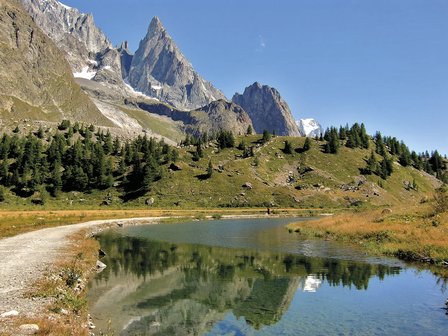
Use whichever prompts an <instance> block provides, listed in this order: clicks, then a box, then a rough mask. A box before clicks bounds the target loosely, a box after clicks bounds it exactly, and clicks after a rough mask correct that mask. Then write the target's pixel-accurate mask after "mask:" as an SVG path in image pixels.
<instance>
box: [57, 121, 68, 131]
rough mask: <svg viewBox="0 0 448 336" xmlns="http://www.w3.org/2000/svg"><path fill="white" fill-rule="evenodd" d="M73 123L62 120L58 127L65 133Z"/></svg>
mask: <svg viewBox="0 0 448 336" xmlns="http://www.w3.org/2000/svg"><path fill="white" fill-rule="evenodd" d="M70 125H71V123H70V120H66V119H64V120H62V121H61V123H60V124H59V125H58V129H59V130H61V131H65V130H66V129H68V128H69V127H70Z"/></svg>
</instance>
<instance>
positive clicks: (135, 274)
mask: <svg viewBox="0 0 448 336" xmlns="http://www.w3.org/2000/svg"><path fill="white" fill-rule="evenodd" d="M299 220H307V219H304V218H273V219H271V218H262V219H232V220H230V219H220V220H213V221H192V222H184V223H176V224H156V225H142V226H129V227H123V228H118V227H117V228H113V229H109V230H107V231H105V232H103V233H101V234H100V235H99V236H98V237H97V239H98V240H99V242H100V244H101V248H102V249H103V250H104V251H105V252H106V256H105V257H104V258H102V259H101V260H102V262H104V263H105V264H106V265H107V267H106V268H105V269H104V270H103V271H102V272H101V273H99V274H97V276H96V277H95V278H94V279H93V280H92V281H91V282H90V284H89V293H88V302H89V310H90V314H91V316H92V319H93V323H94V324H95V325H96V329H95V334H97V335H101V334H102V333H103V334H105V335H170V336H172V335H447V333H448V316H447V315H446V311H445V310H444V309H443V308H444V307H445V305H444V303H445V301H446V299H447V296H448V295H447V292H446V291H445V287H446V282H445V281H444V280H442V279H440V278H438V277H437V276H435V275H433V273H431V272H430V271H429V270H427V269H417V268H415V267H413V266H411V265H406V264H405V263H403V262H401V261H399V260H397V259H392V258H382V257H373V256H369V255H366V254H365V253H364V252H362V251H361V250H358V249H356V248H353V247H352V246H347V245H341V244H338V243H335V242H329V241H323V240H303V239H300V237H299V236H298V235H297V234H295V233H288V231H287V230H286V228H285V225H287V224H288V223H290V222H294V221H299Z"/></svg>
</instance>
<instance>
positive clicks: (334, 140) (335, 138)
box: [324, 127, 340, 154]
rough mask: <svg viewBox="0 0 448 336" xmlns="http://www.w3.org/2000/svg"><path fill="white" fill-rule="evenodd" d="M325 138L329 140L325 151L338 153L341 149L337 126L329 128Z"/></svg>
mask: <svg viewBox="0 0 448 336" xmlns="http://www.w3.org/2000/svg"><path fill="white" fill-rule="evenodd" d="M324 139H326V140H327V143H326V145H325V153H331V154H337V152H338V150H339V145H340V144H339V134H338V131H337V129H336V128H334V127H331V128H330V129H328V128H327V130H326V131H325V136H324Z"/></svg>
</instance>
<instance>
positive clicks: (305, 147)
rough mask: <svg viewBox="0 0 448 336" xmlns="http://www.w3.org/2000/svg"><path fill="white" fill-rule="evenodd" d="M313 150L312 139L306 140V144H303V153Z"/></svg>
mask: <svg viewBox="0 0 448 336" xmlns="http://www.w3.org/2000/svg"><path fill="white" fill-rule="evenodd" d="M310 148H311V139H310V138H308V137H307V138H306V139H305V143H304V144H303V148H302V149H303V151H304V152H306V151H308V150H309V149H310Z"/></svg>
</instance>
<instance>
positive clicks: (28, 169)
mask: <svg viewBox="0 0 448 336" xmlns="http://www.w3.org/2000/svg"><path fill="white" fill-rule="evenodd" d="M61 124H62V126H63V127H62V128H65V127H67V128H65V131H66V132H64V133H63V132H60V131H57V132H56V133H55V134H52V135H51V134H49V138H48V139H47V138H45V139H44V138H41V137H40V135H41V134H40V133H41V132H40V131H37V132H35V133H29V134H28V135H27V136H21V137H20V136H18V135H17V134H14V135H13V136H9V135H7V134H4V135H3V136H2V138H1V140H0V185H2V186H5V187H12V189H11V190H12V191H14V192H16V194H17V195H19V196H24V197H28V196H32V195H34V196H33V198H32V201H33V203H35V204H44V203H45V199H44V198H45V197H47V196H48V197H49V195H47V190H48V191H49V192H50V194H51V196H53V197H56V196H58V194H59V193H60V192H61V191H80V192H86V191H90V190H93V189H107V188H110V187H111V186H112V185H113V184H114V182H115V179H114V176H115V177H120V178H122V179H123V180H124V181H126V183H125V184H126V185H125V189H126V192H127V191H129V190H141V191H148V190H149V188H150V186H151V184H152V182H154V181H156V180H158V179H160V178H161V177H162V175H163V174H162V168H161V166H162V165H164V164H166V163H167V162H171V161H175V160H177V158H178V152H177V150H176V149H174V148H171V147H170V146H168V145H167V144H165V143H164V142H163V141H161V142H157V141H156V140H155V139H153V138H151V139H148V138H146V137H137V138H136V139H134V140H133V141H131V142H127V143H126V144H124V145H122V144H121V143H120V141H119V139H118V138H116V139H115V140H112V136H111V134H110V133H109V132H107V133H104V132H103V131H101V130H98V131H97V133H96V134H94V133H93V132H92V127H89V128H85V127H81V128H79V133H80V135H81V137H79V138H77V139H76V140H75V141H73V140H72V141H70V142H67V139H66V135H67V134H68V133H70V130H72V132H71V133H72V134H73V132H74V129H75V127H73V128H72V127H71V126H70V125H69V123H67V122H63V123H61ZM59 126H61V125H59ZM77 127H79V125H78V126H77ZM59 128H60V127H59ZM42 195H43V196H45V197H43V196H42Z"/></svg>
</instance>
